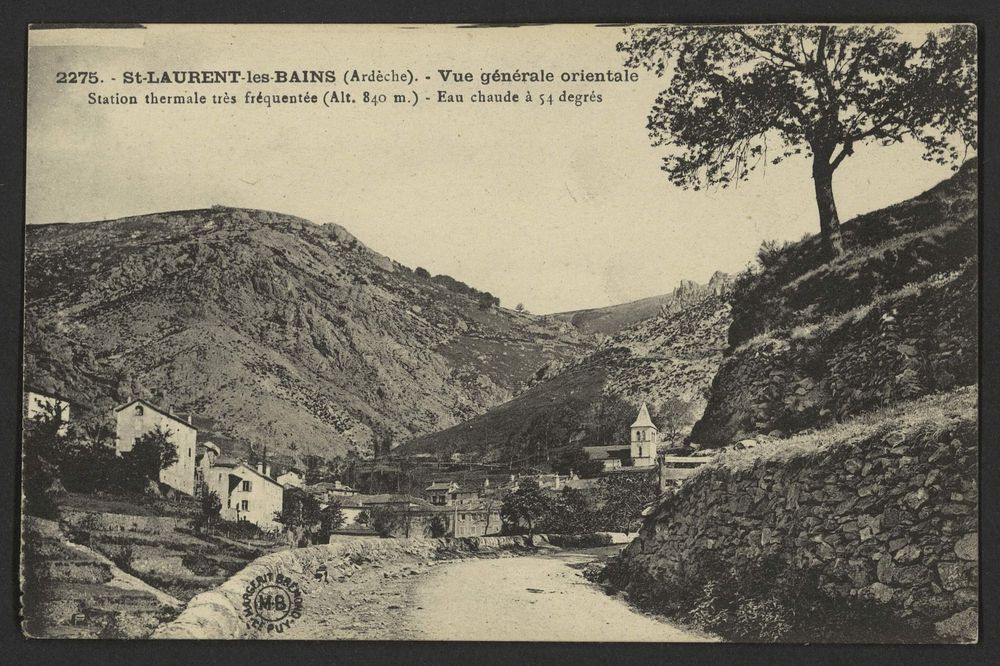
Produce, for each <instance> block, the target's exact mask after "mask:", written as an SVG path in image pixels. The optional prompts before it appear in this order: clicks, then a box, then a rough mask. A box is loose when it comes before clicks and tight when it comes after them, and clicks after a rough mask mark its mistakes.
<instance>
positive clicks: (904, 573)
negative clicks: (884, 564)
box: [893, 564, 932, 589]
mask: <svg viewBox="0 0 1000 666" xmlns="http://www.w3.org/2000/svg"><path fill="white" fill-rule="evenodd" d="M893 579H894V582H895V583H897V584H898V585H899V586H900V587H905V588H908V589H913V588H915V587H917V586H919V585H929V584H930V583H931V582H932V574H931V570H930V569H928V568H927V567H925V566H923V565H922V564H913V565H910V566H905V567H899V568H897V569H896V573H895V575H894V576H893Z"/></svg>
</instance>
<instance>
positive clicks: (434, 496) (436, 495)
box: [424, 481, 480, 506]
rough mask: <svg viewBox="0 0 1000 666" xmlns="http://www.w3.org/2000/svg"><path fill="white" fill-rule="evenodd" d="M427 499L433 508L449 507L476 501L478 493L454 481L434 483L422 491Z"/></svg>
mask: <svg viewBox="0 0 1000 666" xmlns="http://www.w3.org/2000/svg"><path fill="white" fill-rule="evenodd" d="M424 493H425V494H426V495H427V499H428V500H429V501H430V503H431V504H433V505H434V506H451V505H453V504H464V503H467V502H471V501H474V500H476V499H477V498H478V497H479V495H480V491H479V490H478V489H476V488H473V487H471V486H460V485H459V484H458V482H456V481H434V482H433V483H431V485H429V486H427V488H425V489H424Z"/></svg>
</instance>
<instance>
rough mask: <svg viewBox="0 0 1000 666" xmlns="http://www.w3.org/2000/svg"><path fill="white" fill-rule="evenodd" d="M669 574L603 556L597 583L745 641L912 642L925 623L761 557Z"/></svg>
mask: <svg viewBox="0 0 1000 666" xmlns="http://www.w3.org/2000/svg"><path fill="white" fill-rule="evenodd" d="M692 569H693V571H689V572H687V574H686V577H685V578H683V579H681V582H678V580H677V579H669V580H654V579H653V578H651V577H650V576H649V575H648V574H647V573H645V572H637V571H635V570H632V569H630V568H629V567H628V566H627V565H626V563H625V561H624V560H622V558H615V559H613V560H611V561H610V562H609V564H608V566H606V567H605V568H604V570H603V571H602V572H600V574H598V576H597V578H598V580H604V581H611V582H612V583H614V584H615V585H617V586H619V587H628V589H629V592H630V599H631V600H632V601H633V602H635V603H636V604H637V605H639V606H640V607H642V608H644V609H646V610H651V611H654V612H657V613H662V614H664V615H666V616H668V617H670V618H672V619H675V620H677V621H680V622H682V623H689V624H692V625H694V626H697V627H699V628H701V629H704V630H706V631H710V632H712V633H715V634H717V635H719V636H720V637H722V638H723V639H724V640H727V641H736V642H753V643H775V642H781V643H834V642H841V643H842V642H849V643H920V642H925V641H926V640H927V636H928V635H933V634H932V633H928V632H929V631H930V630H931V628H930V627H924V626H920V625H918V624H912V623H910V622H908V621H906V620H902V619H900V618H899V617H898V616H897V615H896V613H895V612H894V610H893V608H892V607H891V606H886V605H882V604H878V603H876V602H874V601H871V600H862V599H846V598H842V597H835V596H833V595H831V594H830V593H828V592H827V591H826V590H825V589H824V587H823V585H822V580H821V579H820V577H819V573H818V572H816V571H815V570H801V569H797V568H794V567H791V566H790V565H788V564H787V563H786V562H785V561H784V560H783V559H782V558H780V557H778V556H777V555H766V556H764V557H761V558H759V559H756V560H751V561H749V562H746V563H743V564H742V565H740V566H737V565H735V564H733V563H727V562H724V561H722V560H721V559H719V558H717V557H707V558H705V559H703V560H701V561H700V562H693V563H692Z"/></svg>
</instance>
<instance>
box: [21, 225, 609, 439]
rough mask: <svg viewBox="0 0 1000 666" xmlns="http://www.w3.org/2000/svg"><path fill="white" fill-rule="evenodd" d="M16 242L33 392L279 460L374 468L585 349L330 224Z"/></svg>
mask: <svg viewBox="0 0 1000 666" xmlns="http://www.w3.org/2000/svg"><path fill="white" fill-rule="evenodd" d="M25 234H26V237H25V241H26V242H25V346H24V362H25V363H24V367H25V380H26V382H28V383H31V384H33V385H36V386H38V387H40V388H42V389H48V390H53V391H58V392H60V393H63V394H66V395H67V396H69V397H70V398H73V399H74V400H75V401H77V402H79V403H81V404H82V405H84V406H85V411H90V412H92V415H93V416H94V417H95V418H99V415H101V414H103V413H107V412H109V411H110V410H109V408H110V407H111V406H112V405H113V404H115V403H117V402H123V401H125V400H126V399H128V398H131V397H139V396H141V397H147V398H149V397H153V395H152V394H154V393H155V394H157V395H158V396H159V397H161V398H162V399H163V400H165V401H167V402H169V403H170V404H171V405H172V406H173V407H175V408H177V409H180V410H182V411H185V412H190V413H194V414H198V415H200V416H202V417H204V418H207V419H210V420H212V421H213V422H215V423H217V424H219V425H218V429H217V431H216V432H217V433H218V434H219V435H221V436H223V437H225V438H232V439H233V440H236V441H244V442H253V443H257V444H264V445H267V446H269V447H270V448H271V450H272V451H277V452H284V453H286V454H289V455H293V454H294V455H301V454H302V453H304V452H306V451H309V452H313V453H319V454H325V455H334V454H343V453H345V452H346V451H348V450H361V451H366V450H369V449H370V448H371V447H372V446H373V445H374V444H378V445H380V446H388V445H389V443H390V442H393V441H399V440H400V439H405V438H407V437H409V436H412V435H413V434H416V433H422V432H428V431H432V430H433V429H436V428H440V427H443V426H447V425H449V424H452V423H457V422H460V421H461V420H464V419H465V418H468V417H470V416H473V415H475V414H476V413H480V412H481V411H483V410H485V409H486V408H487V407H489V406H491V405H493V404H498V403H499V402H502V401H503V400H505V399H507V398H509V397H511V396H512V395H513V394H514V393H515V392H516V391H518V390H519V389H520V388H521V385H522V384H523V383H524V382H526V381H527V380H528V379H529V378H530V376H531V375H532V373H533V372H534V371H535V370H536V369H537V367H538V366H540V365H543V364H544V363H546V362H548V361H550V360H553V359H562V358H569V357H572V356H574V355H576V354H578V353H580V352H581V351H584V350H586V349H589V348H591V347H592V344H593V343H592V341H591V340H590V339H589V338H588V337H587V336H584V335H581V334H579V332H577V331H575V330H574V329H573V328H572V327H571V326H569V325H567V324H564V323H562V322H557V321H552V320H547V319H545V318H543V317H535V316H533V315H529V314H527V313H520V312H515V311H512V310H507V309H504V308H500V307H497V306H496V304H495V300H496V299H495V297H492V296H491V295H489V294H488V293H487V292H480V291H478V290H475V289H473V288H471V287H468V285H464V283H461V282H459V281H456V280H454V279H453V278H449V277H447V276H435V277H429V276H428V277H426V278H425V277H422V276H421V275H418V274H416V273H415V272H413V271H411V270H410V269H409V268H407V267H406V266H404V265H402V264H400V263H398V262H395V261H393V260H392V259H389V258H388V257H385V256H384V255H381V254H379V253H377V252H375V251H374V250H371V249H370V248H368V247H367V246H365V245H364V244H363V243H362V242H361V241H359V240H358V239H357V238H356V237H354V236H353V235H352V234H350V232H348V231H347V230H346V229H345V228H344V227H342V226H341V225H339V224H335V223H327V224H322V225H321V224H315V223H312V222H309V221H308V220H304V219H303V218H299V217H296V216H290V215H283V214H280V213H274V212H271V211H262V210H256V209H241V208H231V207H222V206H216V207H213V208H209V209H190V210H182V211H171V212H166V213H154V214H149V215H138V216H130V217H127V218H121V219H117V220H104V221H94V222H79V223H52V224H44V225H30V226H28V227H27V228H26V232H25ZM486 296H488V297H489V298H488V299H487V302H483V299H484V297H486ZM290 444H291V445H293V446H291V447H290V446H289V445H290ZM295 451H298V453H294V452H295Z"/></svg>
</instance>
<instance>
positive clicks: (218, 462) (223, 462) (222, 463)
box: [212, 458, 281, 487]
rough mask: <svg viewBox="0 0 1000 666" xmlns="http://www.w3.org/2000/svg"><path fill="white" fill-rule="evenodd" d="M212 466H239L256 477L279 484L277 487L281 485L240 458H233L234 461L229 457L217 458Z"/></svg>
mask: <svg viewBox="0 0 1000 666" xmlns="http://www.w3.org/2000/svg"><path fill="white" fill-rule="evenodd" d="M212 467H231V468H233V469H235V468H237V467H239V468H241V469H242V470H244V471H249V472H250V473H252V474H253V475H254V476H256V477H258V478H261V479H264V480H266V481H270V482H271V483H273V484H274V485H276V486H279V487H280V486H281V484H280V483H278V482H277V481H275V480H274V479H272V478H271V477H269V476H268V475H266V474H262V473H260V472H258V471H257V470H256V469H254V468H253V467H251V466H250V465H248V464H247V463H246V462H244V461H242V460H235V461H234V460H232V459H231V458H230V459H222V458H218V459H216V461H215V464H214V465H212Z"/></svg>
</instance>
